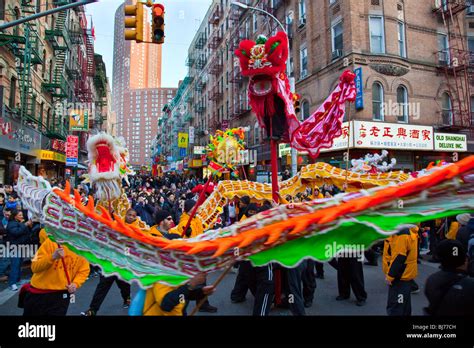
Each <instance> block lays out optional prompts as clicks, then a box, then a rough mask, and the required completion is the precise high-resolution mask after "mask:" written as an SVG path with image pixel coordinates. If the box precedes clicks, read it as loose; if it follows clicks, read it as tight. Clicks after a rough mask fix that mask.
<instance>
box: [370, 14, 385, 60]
mask: <svg viewBox="0 0 474 348" xmlns="http://www.w3.org/2000/svg"><path fill="white" fill-rule="evenodd" d="M369 23H370V24H369V26H370V52H372V53H376V54H377V53H385V33H384V23H383V17H380V16H372V17H370V20H369Z"/></svg>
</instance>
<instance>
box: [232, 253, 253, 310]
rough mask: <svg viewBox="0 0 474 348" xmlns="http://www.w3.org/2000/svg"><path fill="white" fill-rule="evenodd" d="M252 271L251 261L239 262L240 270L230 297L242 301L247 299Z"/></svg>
mask: <svg viewBox="0 0 474 348" xmlns="http://www.w3.org/2000/svg"><path fill="white" fill-rule="evenodd" d="M251 272H252V264H251V263H250V261H240V262H239V272H238V273H237V278H236V279H235V285H234V289H232V292H231V293H230V299H231V300H232V301H242V300H244V299H245V296H246V295H247V291H248V290H249V282H250V276H251Z"/></svg>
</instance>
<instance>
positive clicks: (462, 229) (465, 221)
mask: <svg viewBox="0 0 474 348" xmlns="http://www.w3.org/2000/svg"><path fill="white" fill-rule="evenodd" d="M456 220H457V221H458V222H459V231H458V233H457V234H456V240H458V241H460V242H461V244H462V246H463V247H464V249H465V250H468V249H467V245H468V241H469V236H470V235H471V234H473V233H474V219H473V218H472V216H471V214H467V213H466V214H459V215H458V216H456Z"/></svg>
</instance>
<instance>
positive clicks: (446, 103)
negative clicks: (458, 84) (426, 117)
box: [441, 92, 453, 125]
mask: <svg viewBox="0 0 474 348" xmlns="http://www.w3.org/2000/svg"><path fill="white" fill-rule="evenodd" d="M441 109H442V111H441V116H442V122H443V124H444V125H452V124H453V103H452V102H451V97H450V96H449V94H448V93H446V92H445V93H443V95H442V96H441Z"/></svg>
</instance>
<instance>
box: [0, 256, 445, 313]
mask: <svg viewBox="0 0 474 348" xmlns="http://www.w3.org/2000/svg"><path fill="white" fill-rule="evenodd" d="M438 266H439V265H438V264H433V263H428V262H425V261H422V263H421V264H420V265H419V275H418V277H417V279H416V281H417V283H418V284H419V285H420V290H421V291H420V293H418V294H413V295H412V314H413V315H422V314H423V307H425V306H427V300H426V298H425V296H424V284H425V282H426V279H427V277H428V276H429V275H430V274H432V273H434V272H436V271H437V270H438ZM324 270H325V279H323V280H320V279H317V289H316V294H315V299H314V303H313V306H312V307H311V308H307V309H306V313H307V315H340V316H343V315H349V316H350V315H381V316H385V315H386V311H385V307H386V301H387V293H388V289H387V285H386V284H385V282H384V275H383V273H382V269H381V266H380V262H379V266H378V267H374V266H364V278H365V289H366V292H367V294H368V298H367V303H366V305H365V306H363V307H358V306H356V305H355V298H354V296H353V295H352V296H351V298H350V299H349V300H347V301H336V300H335V298H336V296H337V295H338V293H337V275H336V271H335V270H334V269H333V268H332V267H331V266H330V265H328V264H325V265H324ZM29 275H30V272H29V270H28V269H27V268H25V269H24V272H23V278H24V279H27V278H28V277H29ZM218 276H219V273H214V274H211V275H210V276H209V277H208V284H210V283H212V282H213V281H215V279H217V278H218ZM235 277H236V274H235V273H229V274H228V275H227V276H226V278H225V279H224V280H223V281H222V282H221V284H220V285H219V287H218V289H217V291H216V293H215V294H214V295H213V296H212V297H211V298H210V303H211V304H212V305H214V306H216V307H217V308H218V312H217V313H215V314H209V313H198V315H238V316H245V315H251V313H252V306H253V302H254V299H253V296H252V295H251V294H250V292H249V293H248V294H247V300H246V301H245V302H243V303H238V304H233V303H231V301H230V292H231V290H232V288H233V286H234V282H235ZM98 279H99V278H91V279H89V280H88V281H87V282H86V283H85V284H84V286H83V287H82V288H81V289H79V291H78V292H77V294H76V299H75V303H71V305H70V306H69V311H68V315H80V313H81V311H84V310H86V309H88V307H89V303H90V301H91V299H92V296H93V293H94V290H95V288H96V286H97V283H98ZM137 289H138V287H137V286H136V285H134V286H132V296H133V295H134V294H135V293H136V291H137ZM17 301H18V292H12V291H11V290H10V289H8V288H7V285H6V283H2V284H0V315H2V316H9V315H21V314H22V310H21V309H19V308H17ZM193 307H194V302H192V303H191V304H190V305H189V306H188V313H190V312H191V311H192V309H193ZM127 311H128V310H127V309H124V308H122V298H121V296H120V292H119V289H118V287H117V286H116V285H113V286H112V288H111V290H110V292H109V294H108V296H107V297H106V299H105V301H104V303H103V305H102V307H101V309H100V311H99V313H98V315H119V316H122V315H127ZM271 315H280V316H289V315H291V313H290V312H289V311H288V310H286V309H279V308H276V309H273V310H272V311H271Z"/></svg>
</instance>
